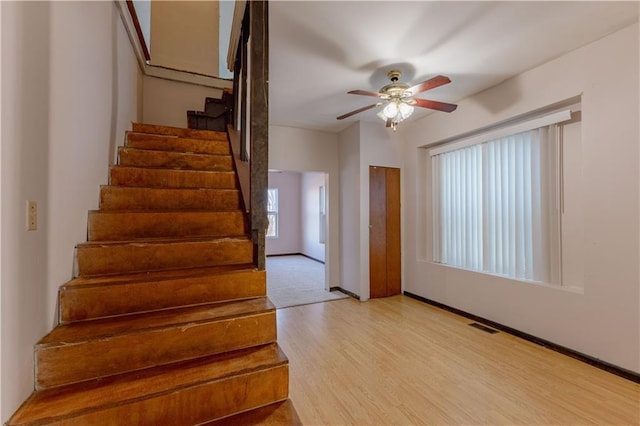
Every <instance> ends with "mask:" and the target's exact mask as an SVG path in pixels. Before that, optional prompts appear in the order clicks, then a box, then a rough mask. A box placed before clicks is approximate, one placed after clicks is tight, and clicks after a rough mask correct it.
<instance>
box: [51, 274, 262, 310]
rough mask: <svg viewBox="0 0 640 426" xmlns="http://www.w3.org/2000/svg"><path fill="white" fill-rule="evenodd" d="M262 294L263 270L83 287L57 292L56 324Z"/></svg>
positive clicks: (246, 297) (260, 295)
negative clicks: (57, 315)
mask: <svg viewBox="0 0 640 426" xmlns="http://www.w3.org/2000/svg"><path fill="white" fill-rule="evenodd" d="M265 295H266V272H265V271H246V272H245V271H243V272H234V273H228V274H218V275H208V276H204V277H192V278H183V279H173V280H166V281H153V282H136V283H130V284H114V285H102V286H87V288H83V287H82V286H79V287H74V288H72V289H69V290H64V289H63V290H62V291H61V292H60V321H61V322H62V323H68V322H73V321H81V320H87V319H95V318H103V317H108V316H115V315H123V314H128V313H135V312H146V311H152V310H156V309H166V308H172V307H174V306H188V305H197V304H201V303H213V302H221V301H227V300H239V299H248V298H252V297H262V296H265Z"/></svg>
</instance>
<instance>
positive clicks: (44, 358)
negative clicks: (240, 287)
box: [36, 311, 276, 390]
mask: <svg viewBox="0 0 640 426" xmlns="http://www.w3.org/2000/svg"><path fill="white" fill-rule="evenodd" d="M204 336H206V338H205V337H204ZM275 340H276V317H275V311H270V312H265V313H262V314H256V315H251V316H243V317H234V318H230V319H227V320H218V321H212V322H204V323H189V324H172V325H171V326H166V327H163V328H160V329H151V330H144V331H139V332H132V333H129V334H116V335H113V336H107V337H105V336H103V337H101V338H97V339H95V340H89V341H86V342H82V343H74V344H69V345H62V346H57V345H56V346H52V347H47V346H37V347H36V389H39V390H41V389H46V388H50V387H55V386H62V385H65V384H71V383H76V382H81V381H85V380H90V379H94V378H100V377H108V376H112V375H115V374H120V373H125V372H129V371H135V370H140V369H143V368H149V367H155V366H158V365H163V364H169V363H173V362H178V361H184V360H189V359H194V358H198V357H202V356H206V355H214V354H219V353H223V352H228V351H232V350H236V349H243V348H248V347H252V346H257V345H261V344H266V343H271V342H275Z"/></svg>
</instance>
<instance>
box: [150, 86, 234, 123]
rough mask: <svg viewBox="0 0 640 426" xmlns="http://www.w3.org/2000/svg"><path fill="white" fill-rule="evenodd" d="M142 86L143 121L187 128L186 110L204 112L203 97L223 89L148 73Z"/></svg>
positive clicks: (215, 95) (217, 95) (219, 92)
mask: <svg viewBox="0 0 640 426" xmlns="http://www.w3.org/2000/svg"><path fill="white" fill-rule="evenodd" d="M142 85H143V86H142V87H143V89H142V93H143V95H142V96H143V100H142V121H144V122H145V123H148V124H160V125H163V126H175V127H187V111H203V110H204V100H205V98H207V97H210V98H221V97H222V89H216V88H212V87H206V86H199V85H196V84H190V83H182V82H179V81H172V80H165V79H162V78H157V77H152V76H149V75H145V76H144V77H143V80H142Z"/></svg>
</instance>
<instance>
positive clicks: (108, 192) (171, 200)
mask: <svg viewBox="0 0 640 426" xmlns="http://www.w3.org/2000/svg"><path fill="white" fill-rule="evenodd" d="M241 205H242V203H241V194H240V191H239V190H237V189H207V188H197V189H168V188H139V187H126V186H103V187H102V188H101V189H100V210H102V211H105V210H181V209H182V210H218V211H219V210H223V211H228V210H237V209H239V208H240V207H241Z"/></svg>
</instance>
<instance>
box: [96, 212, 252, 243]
mask: <svg viewBox="0 0 640 426" xmlns="http://www.w3.org/2000/svg"><path fill="white" fill-rule="evenodd" d="M245 219H246V217H245V214H244V213H242V212H240V211H235V212H224V211H223V212H216V211H117V212H114V211H106V212H105V211H96V210H94V211H90V212H89V218H88V239H89V241H128V240H133V239H138V238H162V237H165V238H174V237H175V238H178V237H184V238H190V237H206V236H209V237H222V236H236V235H245V234H246V230H247V224H246V220H245Z"/></svg>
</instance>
